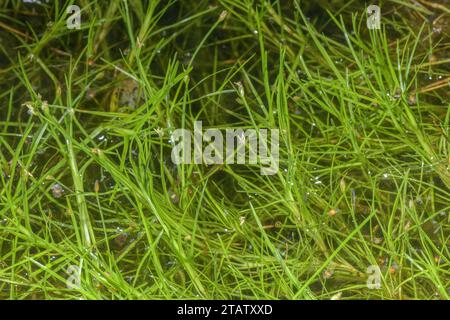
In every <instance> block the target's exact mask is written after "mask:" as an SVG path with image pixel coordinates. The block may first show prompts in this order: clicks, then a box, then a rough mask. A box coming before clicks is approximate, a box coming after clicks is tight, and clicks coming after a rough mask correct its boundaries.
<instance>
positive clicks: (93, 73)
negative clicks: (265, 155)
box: [0, 0, 450, 299]
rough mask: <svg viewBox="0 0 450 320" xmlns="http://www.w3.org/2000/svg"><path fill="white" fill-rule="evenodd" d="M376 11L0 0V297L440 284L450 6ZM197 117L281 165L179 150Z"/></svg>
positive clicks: (343, 293) (297, 5)
mask: <svg viewBox="0 0 450 320" xmlns="http://www.w3.org/2000/svg"><path fill="white" fill-rule="evenodd" d="M70 4H77V5H79V6H80V7H81V8H82V26H81V29H80V30H76V29H74V30H70V29H67V28H66V24H65V21H66V20H65V19H66V18H67V15H66V14H65V8H66V7H67V6H68V5H70ZM381 8H382V29H381V30H372V31H369V30H367V28H366V24H365V21H366V16H365V7H364V5H363V4H361V3H360V2H358V1H349V2H348V1H333V2H332V4H325V2H319V3H318V4H313V3H312V2H300V1H293V2H292V4H287V2H286V3H285V2H282V1H271V2H269V1H262V2H260V3H258V4H254V3H252V2H250V1H238V0H220V1H216V2H214V4H211V3H210V1H197V2H193V3H192V2H188V1H186V2H184V1H183V2H181V1H180V2H177V1H170V2H165V1H149V2H147V1H118V0H115V1H110V2H101V1H96V0H89V1H88V0H85V1H77V2H76V3H75V2H74V1H69V2H68V3H64V4H63V3H62V2H59V1H55V3H52V4H47V3H45V2H43V3H41V4H29V3H23V2H21V1H4V2H2V4H1V5H0V68H1V69H0V74H1V78H0V79H1V80H0V87H1V88H2V89H3V90H1V93H0V111H1V112H0V123H1V127H0V146H1V147H0V171H1V174H0V297H1V298H8V299H40V298H46V299H79V298H85V299H141V298H146V299H162V298H167V299H170V298H195V299H197V298H198V299H200V298H209V299H230V298H232V299H330V298H332V297H334V298H336V297H340V298H341V299H448V298H449V291H448V288H449V287H450V274H449V271H448V270H449V265H450V261H449V257H450V255H449V246H448V243H449V236H450V233H449V230H450V215H449V213H450V206H449V199H450V189H449V187H450V174H449V165H450V152H449V138H448V132H449V120H450V112H449V110H450V108H449V95H448V92H449V90H448V89H449V76H450V72H449V70H450V69H449V63H450V60H449V58H448V54H447V53H448V50H449V39H450V37H449V35H450V32H449V30H450V29H449V25H450V13H449V10H448V8H446V7H445V5H444V1H442V2H434V4H433V5H432V4H431V3H430V2H426V1H395V0H391V1H384V2H383V3H382V4H381ZM130 83H131V84H132V86H133V89H132V92H133V94H136V95H135V96H133V101H135V103H133V104H134V105H125V104H123V102H121V101H124V100H126V101H129V99H128V100H127V99H121V97H122V95H124V94H127V92H128V91H127V86H128V85H129V84H130ZM237 83H239V84H237ZM126 84H127V85H126ZM240 90H243V91H244V93H245V94H241V93H240V92H239V91H240ZM136 92H137V93H136ZM128 94H130V93H128ZM136 97H138V98H136ZM196 120H202V121H203V123H204V125H205V126H209V127H215V128H236V127H243V128H278V129H279V130H280V171H279V172H278V174H276V175H274V176H261V175H260V174H259V168H258V167H257V166H252V165H223V166H222V165H213V166H206V165H197V164H190V165H180V166H176V165H174V164H173V163H172V162H171V159H170V152H171V148H172V145H171V142H170V135H171V132H172V131H173V130H174V129H176V128H189V129H191V128H192V125H193V123H194V121H196ZM55 186H57V187H55ZM55 190H56V191H57V194H56V195H55ZM370 265H378V266H379V267H380V270H381V273H382V277H381V288H380V289H379V290H370V289H368V288H367V285H366V281H367V277H368V275H367V274H366V269H367V267H369V266H370ZM73 266H76V267H77V268H75V269H74V268H73ZM73 270H79V272H80V281H79V286H67V281H68V280H70V279H71V276H73V275H74V273H73ZM77 272H78V271H77Z"/></svg>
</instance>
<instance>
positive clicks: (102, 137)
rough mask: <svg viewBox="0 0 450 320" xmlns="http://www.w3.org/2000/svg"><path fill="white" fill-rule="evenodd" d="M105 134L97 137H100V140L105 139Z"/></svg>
mask: <svg viewBox="0 0 450 320" xmlns="http://www.w3.org/2000/svg"><path fill="white" fill-rule="evenodd" d="M105 138H106V137H105V135H101V136H100V137H98V138H97V139H98V141H103V140H105Z"/></svg>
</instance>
